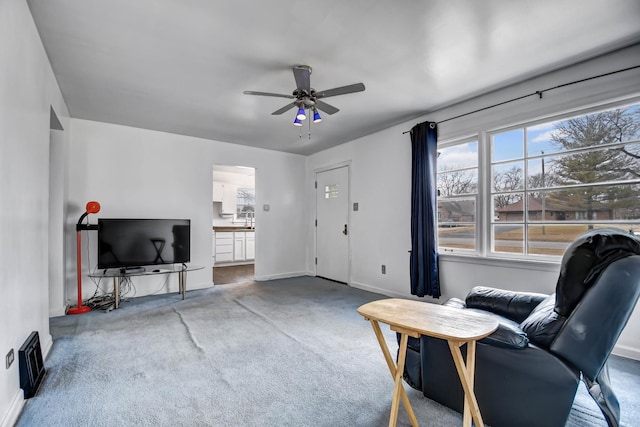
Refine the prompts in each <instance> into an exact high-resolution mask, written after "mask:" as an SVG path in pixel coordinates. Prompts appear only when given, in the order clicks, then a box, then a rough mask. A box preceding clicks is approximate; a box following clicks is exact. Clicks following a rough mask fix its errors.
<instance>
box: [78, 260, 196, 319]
mask: <svg viewBox="0 0 640 427" xmlns="http://www.w3.org/2000/svg"><path fill="white" fill-rule="evenodd" d="M177 267H178V268H176V266H173V267H172V268H165V269H161V268H160V267H151V268H154V269H153V270H147V269H146V268H145V267H136V268H133V269H131V268H128V269H127V268H118V269H112V270H103V271H101V272H96V273H91V274H89V277H93V278H98V279H103V278H108V277H111V278H113V300H114V303H113V309H117V308H118V307H119V306H120V282H121V280H122V279H124V278H129V277H135V276H152V275H157V274H173V273H177V274H178V293H179V294H180V296H181V297H182V299H183V300H184V299H185V297H186V294H187V272H188V271H195V270H202V269H203V268H204V267H203V266H186V265H184V264H183V265H180V266H177ZM109 311H111V310H109Z"/></svg>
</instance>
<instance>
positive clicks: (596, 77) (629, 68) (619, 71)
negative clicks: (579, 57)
mask: <svg viewBox="0 0 640 427" xmlns="http://www.w3.org/2000/svg"><path fill="white" fill-rule="evenodd" d="M636 68H640V65H634V66H633V67H628V68H623V69H621V70H617V71H611V72H609V73H604V74H599V75H597V76H592V77H587V78H585V79H580V80H575V81H572V82H569V83H563V84H561V85H557V86H553V87H550V88H547V89H543V90H537V91H535V92H532V93H529V94H527V95H522V96H519V97H517V98H513V99H510V100H508V101H503V102H499V103H497V104H493V105H489V106H488V107H483V108H479V109H477V110H473V111H469V112H468V113H464V114H460V115H457V116H454V117H449V118H448V119H444V120H440V121H439V122H437V123H436V124H440V123H444V122H448V121H450V120H455V119H459V118H460V117H465V116H469V115H471V114H475V113H479V112H480V111H484V110H489V109H491V108H495V107H499V106H501V105H504V104H509V103H510V102H515V101H519V100H521V99H524V98H528V97H530V96H535V95H537V96H538V98H539V99H542V94H543V93H545V92H549V91H552V90H555V89H560V88H562V87H565V86H571V85H574V84H577V83H582V82H586V81H589V80H594V79H599V78H601V77H606V76H610V75H612V74H617V73H622V72H624V71H629V70H633V69H636ZM409 132H411V131H410V130H406V131H404V132H402V134H403V135H404V134H405V133H409Z"/></svg>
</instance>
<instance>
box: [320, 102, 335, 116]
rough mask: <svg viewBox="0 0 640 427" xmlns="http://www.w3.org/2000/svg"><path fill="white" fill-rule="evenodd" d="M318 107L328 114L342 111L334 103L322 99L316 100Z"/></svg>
mask: <svg viewBox="0 0 640 427" xmlns="http://www.w3.org/2000/svg"><path fill="white" fill-rule="evenodd" d="M316 107H318V109H319V110H321V111H324V112H325V113H327V114H335V113H337V112H338V111H340V110H339V109H337V108H336V107H334V106H333V105H329V104H327V103H326V102H322V101H316Z"/></svg>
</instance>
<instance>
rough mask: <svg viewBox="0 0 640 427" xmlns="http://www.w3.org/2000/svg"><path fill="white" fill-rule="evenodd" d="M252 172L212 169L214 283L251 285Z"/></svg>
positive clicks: (221, 167)
mask: <svg viewBox="0 0 640 427" xmlns="http://www.w3.org/2000/svg"><path fill="white" fill-rule="evenodd" d="M255 172H256V171H255V168H252V167H246V166H233V165H219V164H215V165H213V198H212V201H213V203H212V209H213V221H212V226H213V234H212V236H213V237H212V242H213V244H212V254H213V272H212V274H213V283H214V285H222V284H229V283H239V282H246V281H253V279H254V277H255V268H254V266H255V262H256V259H255V258H256V240H255V234H256V217H255V212H256V209H255V205H256V194H255Z"/></svg>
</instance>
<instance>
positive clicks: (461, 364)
mask: <svg viewBox="0 0 640 427" xmlns="http://www.w3.org/2000/svg"><path fill="white" fill-rule="evenodd" d="M447 343H448V344H449V349H450V350H451V356H452V357H453V361H454V363H455V365H456V370H457V371H458V376H459V377H460V383H461V384H462V389H463V390H464V414H463V419H462V422H463V426H464V427H470V426H471V419H473V421H474V422H475V423H476V426H478V427H481V426H484V422H483V421H482V415H480V408H479V407H478V401H477V400H476V394H475V392H474V391H473V382H474V377H475V354H476V342H475V341H468V342H466V344H467V363H466V365H465V361H464V358H463V357H462V352H461V351H460V346H462V345H464V344H465V343H464V342H456V341H447ZM469 412H470V415H471V416H469Z"/></svg>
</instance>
